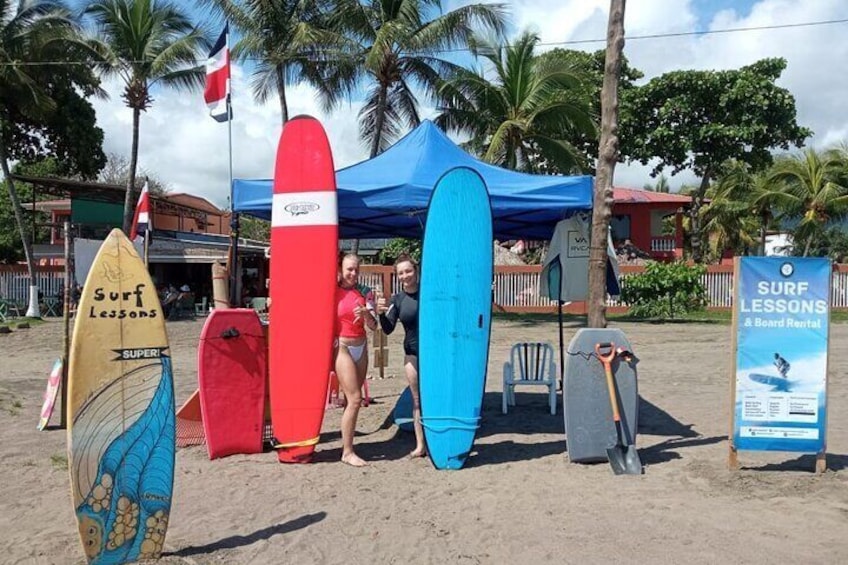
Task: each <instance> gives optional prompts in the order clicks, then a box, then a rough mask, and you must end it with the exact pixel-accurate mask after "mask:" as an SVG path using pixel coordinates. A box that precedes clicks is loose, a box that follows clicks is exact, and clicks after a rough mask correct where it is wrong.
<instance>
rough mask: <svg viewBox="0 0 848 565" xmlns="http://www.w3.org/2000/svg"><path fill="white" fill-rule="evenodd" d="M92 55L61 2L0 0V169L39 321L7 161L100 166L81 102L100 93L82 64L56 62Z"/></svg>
mask: <svg viewBox="0 0 848 565" xmlns="http://www.w3.org/2000/svg"><path fill="white" fill-rule="evenodd" d="M90 53H91V51H90V45H89V44H88V43H87V42H86V41H85V40H83V39H82V37H81V36H80V34H79V33H78V28H77V25H76V22H75V20H74V19H73V18H72V17H71V16H70V13H69V12H68V10H67V9H66V8H65V6H64V4H63V3H62V2H61V1H58V0H21V1H20V2H0V171H2V173H3V176H4V177H5V184H6V193H7V194H8V196H9V206H10V207H11V210H12V214H13V216H14V219H15V224H16V225H17V228H18V232H19V236H20V240H21V247H22V249H23V253H24V258H25V259H26V263H27V270H28V272H29V276H30V282H31V283H32V284H31V285H30V299H29V306H28V308H27V316H31V317H37V316H39V309H38V303H37V302H38V295H37V287H36V286H35V284H34V282H35V262H34V260H33V257H32V249H31V244H30V234H29V232H28V230H27V227H26V226H25V225H24V216H23V212H22V210H21V205H20V199H19V197H18V193H17V190H16V187H15V182H14V181H13V179H11V178H10V174H11V171H10V170H9V160H10V159H18V160H21V161H34V160H36V159H37V158H39V157H42V156H45V155H53V156H56V157H59V158H62V159H63V162H64V163H65V165H64V166H65V168H66V170H67V172H78V173H81V174H83V175H86V176H93V175H94V174H96V172H97V171H98V170H99V169H100V168H101V167H102V159H103V152H102V149H101V147H100V145H101V143H102V140H103V133H102V131H99V130H98V129H97V128H96V127H95V126H94V111H93V110H92V109H91V106H90V105H89V104H88V103H87V102H86V101H85V100H84V99H83V97H84V96H86V95H91V94H94V93H99V90H98V85H97V82H96V80H95V79H94V76H93V75H92V74H91V73H90V71H89V70H87V68H86V67H85V66H84V65H76V64H74V65H70V64H61V63H63V62H75V63H76V62H79V61H84V60H86V56H87V55H89V54H90ZM56 63H60V64H58V65H57V64H56ZM77 138H79V139H77Z"/></svg>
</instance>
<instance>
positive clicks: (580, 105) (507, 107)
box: [436, 32, 596, 174]
mask: <svg viewBox="0 0 848 565" xmlns="http://www.w3.org/2000/svg"><path fill="white" fill-rule="evenodd" d="M538 43H539V37H538V36H537V35H536V34H533V33H529V32H525V33H524V34H522V35H521V36H520V37H519V38H518V39H516V40H515V41H514V42H513V43H512V44H510V45H494V44H491V43H487V42H484V41H480V40H477V39H475V40H473V41H472V42H471V47H472V53H473V54H474V55H475V56H482V57H483V58H484V59H486V61H488V63H489V64H490V66H491V67H492V68H493V71H494V73H493V74H492V73H487V72H485V71H483V70H479V71H471V70H466V69H457V70H456V72H455V74H454V77H453V78H451V79H450V80H448V81H447V82H446V83H445V84H443V85H442V87H441V88H440V90H439V95H440V96H441V98H442V99H443V106H442V107H440V108H439V110H440V111H441V114H440V115H439V117H438V118H436V123H437V124H438V125H439V126H441V127H442V128H443V129H446V130H454V131H458V132H462V133H467V134H470V135H471V139H470V140H469V141H468V143H467V144H466V146H467V147H468V148H470V149H471V151H472V152H474V153H477V154H478V155H481V156H482V158H483V160H484V161H487V162H489V163H493V164H496V165H499V166H502V167H505V168H508V169H515V170H520V171H525V172H539V171H540V169H544V172H557V173H562V174H572V173H576V172H580V171H581V170H584V169H585V168H586V167H587V164H588V158H587V156H586V155H585V154H581V151H580V150H579V149H578V147H576V146H575V144H574V142H577V143H581V142H582V141H583V140H584V139H587V138H593V137H594V136H595V134H596V125H595V123H594V121H593V119H592V115H591V113H590V110H589V101H588V98H587V96H586V93H585V89H583V87H581V82H580V76H579V75H578V74H577V73H576V72H575V71H574V69H573V67H572V66H571V63H570V62H569V61H567V60H566V59H565V58H564V57H558V58H541V57H537V56H536V55H535V53H534V50H535V48H536V45H537V44H538ZM488 76H491V78H487V77H488Z"/></svg>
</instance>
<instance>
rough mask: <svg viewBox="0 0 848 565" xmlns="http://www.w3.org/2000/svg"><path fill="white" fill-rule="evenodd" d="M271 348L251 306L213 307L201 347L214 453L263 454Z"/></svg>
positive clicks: (203, 400) (203, 398) (200, 372)
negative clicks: (268, 348) (267, 370)
mask: <svg viewBox="0 0 848 565" xmlns="http://www.w3.org/2000/svg"><path fill="white" fill-rule="evenodd" d="M266 356H267V349H266V343H265V335H264V331H263V329H262V322H260V321H259V316H258V315H257V314H256V312H255V311H254V310H253V309H250V308H233V309H229V308H224V309H221V308H216V309H214V310H212V312H211V313H210V314H209V317H208V318H207V319H206V323H205V324H204V325H203V331H202V332H201V333H200V347H199V348H198V350H197V377H198V382H199V385H200V406H201V410H202V412H203V430H204V432H205V434H206V448H207V450H208V451H209V458H210V459H215V458H217V457H224V456H225V455H233V454H235V453H261V452H262V434H263V432H264V430H265V371H266Z"/></svg>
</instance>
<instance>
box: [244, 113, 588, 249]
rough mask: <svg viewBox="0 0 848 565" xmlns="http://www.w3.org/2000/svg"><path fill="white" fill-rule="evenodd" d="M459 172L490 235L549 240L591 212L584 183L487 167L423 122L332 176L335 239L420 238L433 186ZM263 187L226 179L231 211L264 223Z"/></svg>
mask: <svg viewBox="0 0 848 565" xmlns="http://www.w3.org/2000/svg"><path fill="white" fill-rule="evenodd" d="M459 166H465V167H470V168H472V169H474V170H475V171H477V172H478V173H479V174H480V175H481V176H482V177H483V180H485V182H486V186H487V187H488V188H489V194H490V195H491V199H492V213H493V216H494V236H495V238H497V239H500V240H507V239H540V240H541V239H550V237H551V235H552V234H553V231H554V226H555V225H556V223H557V222H558V221H559V220H561V219H563V218H564V217H566V216H568V215H569V214H571V213H572V212H573V211H575V210H588V209H591V208H592V178H591V177H588V176H574V177H563V176H541V175H528V174H524V173H517V172H515V171H509V170H507V169H502V168H500V167H495V166H493V165H489V164H487V163H484V162H482V161H479V160H477V159H475V158H474V157H471V156H470V155H468V154H467V153H466V152H465V151H463V150H462V149H460V148H459V147H457V146H456V145H455V144H454V143H453V142H452V141H451V140H450V139H449V138H448V137H447V136H446V135H445V134H444V133H442V131H441V130H440V129H439V128H438V127H436V125H435V124H433V122H431V121H429V120H425V121H424V122H422V123H421V125H419V126H418V127H417V128H415V129H414V130H412V131H411V132H409V133H408V134H407V135H406V136H405V137H404V138H403V139H401V140H400V141H398V142H397V143H396V144H394V145H393V146H392V147H390V148H389V149H387V150H386V151H384V152H383V153H381V154H380V155H378V156H376V157H374V158H373V159H369V160H367V161H363V162H361V163H357V164H356V165H351V166H350V167H347V168H344V169H341V170H340V171H337V172H336V184H337V186H338V206H339V231H340V237H342V238H347V239H355V238H380V237H409V238H420V237H421V235H422V234H423V232H424V222H425V218H426V211H427V205H428V203H429V202H430V193H431V192H432V191H433V187H435V186H436V182H437V181H438V180H439V177H441V176H442V175H443V174H444V173H445V172H447V171H448V170H450V169H452V168H454V167H459ZM271 195H272V181H271V180H240V179H235V180H233V210H234V211H236V212H238V213H243V214H249V215H252V216H256V217H259V218H264V219H266V220H270V219H271Z"/></svg>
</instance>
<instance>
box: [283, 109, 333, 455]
mask: <svg viewBox="0 0 848 565" xmlns="http://www.w3.org/2000/svg"><path fill="white" fill-rule="evenodd" d="M337 256H338V213H337V205H336V174H335V170H334V168H333V156H332V153H331V152H330V143H329V141H328V140H327V134H326V133H325V132H324V128H323V127H322V126H321V124H320V123H319V122H318V120H316V119H315V118H312V117H309V116H297V117H295V118H292V119H291V120H289V121H288V122H286V124H285V126H283V132H282V134H281V135H280V143H279V146H278V147H277V163H276V168H275V170H274V199H273V207H272V212H271V307H270V312H269V322H270V327H269V336H268V337H269V351H270V359H269V360H270V364H269V370H270V379H269V382H270V390H271V426H272V428H273V431H274V438H275V447H276V449H277V456H278V457H279V459H280V461H282V462H284V463H305V462H308V461H309V460H310V459H311V457H312V454H313V452H314V451H315V445H316V444H317V443H318V439H319V436H320V433H321V422H322V420H323V419H324V407H325V403H326V399H327V382H328V375H329V374H330V364H331V362H332V353H333V349H332V347H333V343H332V342H333V323H334V317H335V292H336V276H337V271H338V269H337V265H336V263H337Z"/></svg>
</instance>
